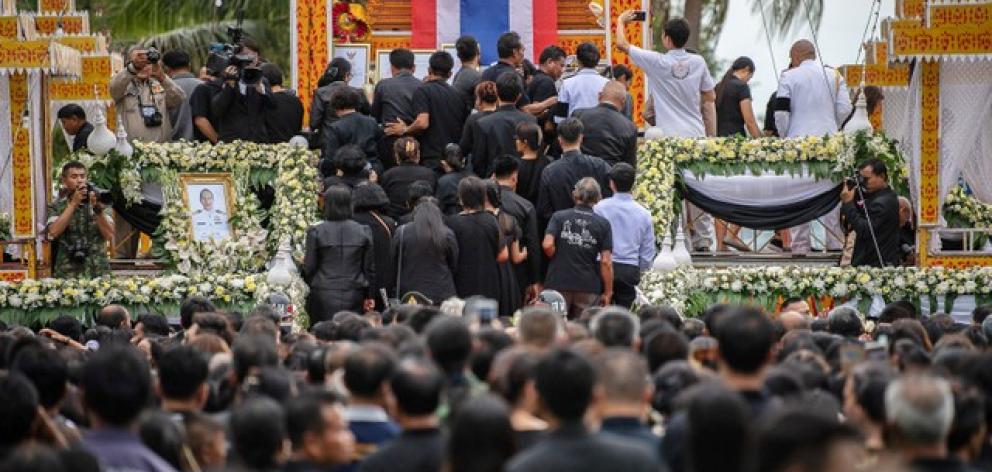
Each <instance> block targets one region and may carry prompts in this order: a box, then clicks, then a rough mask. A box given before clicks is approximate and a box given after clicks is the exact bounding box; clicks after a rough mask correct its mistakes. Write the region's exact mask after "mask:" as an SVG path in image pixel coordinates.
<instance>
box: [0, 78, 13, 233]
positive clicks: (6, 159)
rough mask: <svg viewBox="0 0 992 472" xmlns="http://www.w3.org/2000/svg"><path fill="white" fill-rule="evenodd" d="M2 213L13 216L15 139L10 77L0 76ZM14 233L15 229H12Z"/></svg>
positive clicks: (0, 208)
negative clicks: (13, 156) (11, 150)
mask: <svg viewBox="0 0 992 472" xmlns="http://www.w3.org/2000/svg"><path fill="white" fill-rule="evenodd" d="M0 101H2V102H4V103H6V105H7V106H2V107H0V212H2V213H7V214H13V211H14V186H13V169H12V168H11V167H12V164H13V163H12V162H11V157H12V156H11V153H10V148H11V144H12V143H13V140H14V137H13V135H12V133H11V129H10V76H8V75H6V74H0ZM11 232H13V228H11Z"/></svg>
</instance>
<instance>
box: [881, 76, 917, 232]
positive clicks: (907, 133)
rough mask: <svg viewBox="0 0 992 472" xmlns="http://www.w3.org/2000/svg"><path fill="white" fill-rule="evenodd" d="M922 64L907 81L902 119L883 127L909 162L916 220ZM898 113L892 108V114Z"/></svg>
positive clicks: (911, 195) (887, 112)
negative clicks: (894, 139)
mask: <svg viewBox="0 0 992 472" xmlns="http://www.w3.org/2000/svg"><path fill="white" fill-rule="evenodd" d="M922 80H923V78H922V66H921V65H919V64H917V65H916V67H914V68H913V76H912V77H911V78H910V81H909V89H908V90H907V91H906V101H905V102H904V104H903V116H904V119H903V120H902V121H901V122H900V121H898V120H894V121H893V125H892V127H890V126H889V125H888V124H887V123H889V122H888V121H886V124H885V129H886V132H888V133H889V134H890V135H891V136H893V137H894V138H896V139H898V140H899V151H901V152H902V155H903V156H904V157H905V158H906V162H907V163H909V193H910V198H911V199H912V200H913V201H914V202H917V203H916V208H917V214H916V217H917V220H918V219H919V216H920V215H919V208H920V206H919V201H920V100H921V97H920V94H921V93H922V83H923V82H922ZM888 106H889V104H888V103H886V104H885V107H886V115H885V119H886V120H888V118H889V115H890V114H889V110H888ZM897 113H899V110H893V111H892V114H893V115H895V114H897Z"/></svg>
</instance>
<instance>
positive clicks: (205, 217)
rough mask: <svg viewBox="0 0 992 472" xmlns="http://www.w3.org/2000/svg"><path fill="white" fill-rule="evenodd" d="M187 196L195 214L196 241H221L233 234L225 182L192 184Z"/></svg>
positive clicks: (194, 229)
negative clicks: (229, 223)
mask: <svg viewBox="0 0 992 472" xmlns="http://www.w3.org/2000/svg"><path fill="white" fill-rule="evenodd" d="M186 198H187V201H188V202H189V203H190V208H191V211H192V216H193V240H194V241H209V240H211V239H213V240H215V241H221V240H224V239H227V238H229V237H230V236H231V232H230V226H229V225H228V219H229V218H230V215H229V214H228V211H227V193H226V192H225V188H224V184H222V183H216V184H191V185H187V186H186Z"/></svg>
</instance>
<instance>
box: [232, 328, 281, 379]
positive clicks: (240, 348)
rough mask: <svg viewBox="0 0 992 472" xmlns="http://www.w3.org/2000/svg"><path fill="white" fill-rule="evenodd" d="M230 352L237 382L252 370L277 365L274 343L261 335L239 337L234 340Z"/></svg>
mask: <svg viewBox="0 0 992 472" xmlns="http://www.w3.org/2000/svg"><path fill="white" fill-rule="evenodd" d="M231 351H232V353H233V356H232V357H233V359H232V361H231V366H232V367H233V368H234V375H235V376H236V377H237V379H238V382H240V381H242V380H244V379H245V377H247V376H248V373H249V372H250V371H251V369H253V368H256V367H257V368H262V367H273V366H277V365H279V354H278V353H277V352H276V342H275V339H273V338H272V337H270V336H266V335H261V334H255V335H248V336H240V337H238V339H235V340H234V346H233V347H232V349H231Z"/></svg>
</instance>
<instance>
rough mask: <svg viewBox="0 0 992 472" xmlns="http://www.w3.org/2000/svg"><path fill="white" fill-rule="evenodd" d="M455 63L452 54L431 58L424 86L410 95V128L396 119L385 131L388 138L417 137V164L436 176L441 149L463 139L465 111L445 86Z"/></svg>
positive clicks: (448, 87)
mask: <svg viewBox="0 0 992 472" xmlns="http://www.w3.org/2000/svg"><path fill="white" fill-rule="evenodd" d="M454 65H455V61H454V59H452V57H451V54H448V53H447V52H445V51H438V52H435V53H434V54H431V58H430V67H429V68H428V69H427V78H426V79H425V80H424V83H423V84H422V85H421V86H420V87H419V88H418V89H417V90H416V91H414V92H413V114H414V116H415V117H416V118H415V119H414V120H413V122H412V123H410V124H409V125H407V124H406V122H404V121H403V119H402V118H398V121H397V122H395V123H390V124H389V125H388V126H387V127H386V134H387V135H389V136H407V135H416V136H417V137H418V140H419V141H420V160H421V165H424V166H426V167H428V168H430V169H432V170H434V171H435V172H438V173H440V171H441V156H442V155H443V153H444V147H445V146H446V145H448V144H449V143H454V142H457V141H458V140H459V139H460V138H461V136H462V124H463V123H465V116H466V114H467V113H468V110H467V109H466V107H465V102H464V100H463V99H462V97H461V96H460V95H459V94H458V91H457V90H455V89H454V87H452V86H450V85H448V82H447V80H448V77H451V69H452V67H454Z"/></svg>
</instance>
